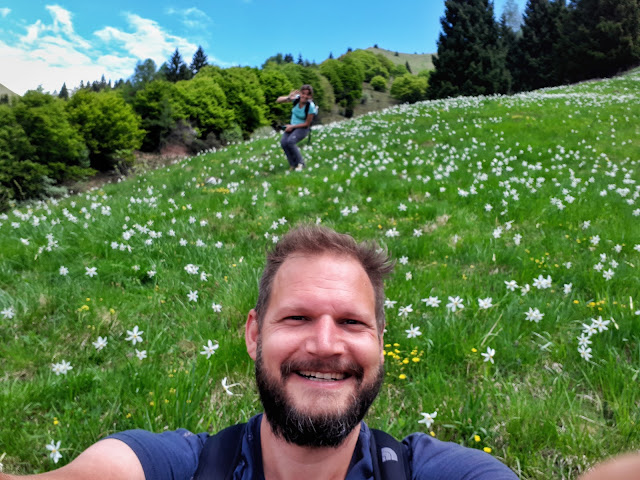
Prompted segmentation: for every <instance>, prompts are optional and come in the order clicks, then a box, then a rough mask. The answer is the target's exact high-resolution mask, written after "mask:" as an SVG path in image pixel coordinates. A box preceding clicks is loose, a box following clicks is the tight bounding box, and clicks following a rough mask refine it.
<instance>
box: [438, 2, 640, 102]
mask: <svg viewBox="0 0 640 480" xmlns="http://www.w3.org/2000/svg"><path fill="white" fill-rule="evenodd" d="M513 6H514V3H513V0H510V1H509V2H507V7H508V8H505V11H504V13H503V14H502V16H501V17H500V19H499V20H498V21H496V20H495V18H494V12H493V2H491V1H489V0H446V1H445V13H444V16H443V17H442V18H441V20H440V23H441V25H442V30H441V33H440V36H439V38H438V53H437V56H436V58H434V62H433V63H434V67H435V70H434V71H433V72H432V73H431V75H430V76H429V88H428V91H427V92H426V97H427V98H432V99H435V98H443V97H451V96H459V95H483V94H486V95H489V94H496V93H515V92H521V91H528V90H534V89H538V88H543V87H550V86H555V85H562V84H567V83H575V82H578V81H582V80H586V79H590V78H598V77H609V76H612V75H615V74H617V73H620V72H622V71H624V70H627V69H629V68H631V67H634V66H636V65H638V63H640V2H639V1H638V0H571V1H569V2H568V3H567V2H566V1H565V0H528V1H527V3H526V5H525V10H524V15H523V17H522V22H520V21H519V20H520V19H519V18H515V19H514V16H513Z"/></svg>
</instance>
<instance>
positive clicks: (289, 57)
mask: <svg viewBox="0 0 640 480" xmlns="http://www.w3.org/2000/svg"><path fill="white" fill-rule="evenodd" d="M284 63H293V55H291V54H290V53H287V54H286V55H285V56H284Z"/></svg>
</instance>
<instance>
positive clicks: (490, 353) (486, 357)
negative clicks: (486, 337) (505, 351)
mask: <svg viewBox="0 0 640 480" xmlns="http://www.w3.org/2000/svg"><path fill="white" fill-rule="evenodd" d="M495 354H496V351H495V350H494V349H493V348H491V347H487V352H486V353H481V354H480V355H482V356H483V357H484V361H485V362H491V363H494V361H493V356H494V355H495Z"/></svg>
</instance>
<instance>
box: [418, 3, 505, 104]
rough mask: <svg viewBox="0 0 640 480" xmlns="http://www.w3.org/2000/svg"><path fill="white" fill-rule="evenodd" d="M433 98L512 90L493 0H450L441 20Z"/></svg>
mask: <svg viewBox="0 0 640 480" xmlns="http://www.w3.org/2000/svg"><path fill="white" fill-rule="evenodd" d="M440 23H441V25H442V32H441V33H440V36H439V38H438V54H437V56H436V57H435V58H434V60H433V64H434V67H435V70H434V71H433V72H432V74H431V76H430V78H429V91H428V95H429V97H430V98H443V97H450V96H458V95H482V94H485V95H489V94H493V93H505V92H507V91H508V89H509V84H510V80H509V72H508V71H507V69H506V66H505V58H506V52H505V50H504V47H503V45H502V44H501V42H500V39H499V36H498V25H497V23H496V21H495V19H494V17H493V3H492V2H490V1H489V0H446V1H445V14H444V16H443V17H442V18H441V19H440Z"/></svg>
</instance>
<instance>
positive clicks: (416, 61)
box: [365, 47, 433, 73]
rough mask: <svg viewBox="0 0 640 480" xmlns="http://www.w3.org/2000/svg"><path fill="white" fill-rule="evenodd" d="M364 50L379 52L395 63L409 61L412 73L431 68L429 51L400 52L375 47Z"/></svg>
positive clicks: (431, 57)
mask: <svg viewBox="0 0 640 480" xmlns="http://www.w3.org/2000/svg"><path fill="white" fill-rule="evenodd" d="M365 50H368V51H370V52H374V53H380V54H382V55H384V56H385V57H387V58H388V59H389V60H391V61H392V62H393V63H395V64H396V65H405V64H406V62H409V66H410V67H411V71H412V72H413V73H418V72H420V71H422V70H433V60H432V59H433V54H431V53H422V54H419V53H400V52H392V51H390V50H385V49H384V48H375V47H369V48H367V49H365ZM396 53H397V55H396Z"/></svg>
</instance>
